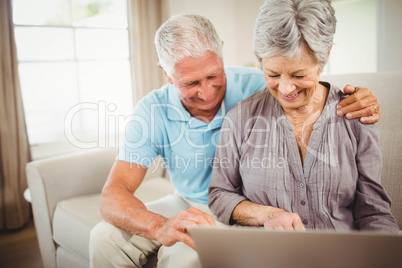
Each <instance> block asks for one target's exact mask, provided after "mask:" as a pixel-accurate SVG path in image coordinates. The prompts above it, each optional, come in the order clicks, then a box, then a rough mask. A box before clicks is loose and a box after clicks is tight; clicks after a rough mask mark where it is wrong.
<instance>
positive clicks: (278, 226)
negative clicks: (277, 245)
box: [273, 225, 285, 231]
mask: <svg viewBox="0 0 402 268" xmlns="http://www.w3.org/2000/svg"><path fill="white" fill-rule="evenodd" d="M273 229H274V230H275V231H285V227H283V225H276V226H274V227H273Z"/></svg>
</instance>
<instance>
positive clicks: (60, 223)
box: [53, 178, 174, 261]
mask: <svg viewBox="0 0 402 268" xmlns="http://www.w3.org/2000/svg"><path fill="white" fill-rule="evenodd" d="M171 193H174V187H173V185H172V184H171V183H170V182H169V181H168V180H166V179H164V178H152V179H149V180H146V181H144V182H143V183H142V184H141V186H140V187H139V188H138V190H137V191H136V193H135V196H137V197H138V198H139V199H140V200H142V201H143V202H144V203H146V202H150V201H153V200H156V199H158V198H160V197H162V196H165V195H167V194H171ZM99 201H100V194H94V195H86V196H80V197H75V198H71V199H67V200H64V201H61V202H59V203H58V204H57V207H56V210H55V213H54V217H53V239H54V241H55V242H56V243H57V244H58V245H59V246H61V247H64V248H66V249H67V250H68V251H70V252H72V253H74V254H76V255H78V256H80V257H81V258H82V259H84V260H86V261H89V247H88V245H89V234H90V231H91V229H92V228H93V227H94V226H95V225H96V224H97V223H98V222H100V221H101V220H102V217H101V214H100V209H99Z"/></svg>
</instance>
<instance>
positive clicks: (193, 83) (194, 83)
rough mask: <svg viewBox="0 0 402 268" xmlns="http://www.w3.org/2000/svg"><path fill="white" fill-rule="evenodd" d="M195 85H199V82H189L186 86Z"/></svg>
mask: <svg viewBox="0 0 402 268" xmlns="http://www.w3.org/2000/svg"><path fill="white" fill-rule="evenodd" d="M195 85H197V82H192V83H189V84H187V85H186V86H187V87H192V86H195Z"/></svg>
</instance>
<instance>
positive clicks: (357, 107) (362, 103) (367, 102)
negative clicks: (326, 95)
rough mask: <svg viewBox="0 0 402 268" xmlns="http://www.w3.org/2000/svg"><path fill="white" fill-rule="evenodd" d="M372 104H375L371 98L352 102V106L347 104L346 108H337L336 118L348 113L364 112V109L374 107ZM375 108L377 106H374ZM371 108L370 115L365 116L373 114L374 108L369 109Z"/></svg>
mask: <svg viewBox="0 0 402 268" xmlns="http://www.w3.org/2000/svg"><path fill="white" fill-rule="evenodd" d="M374 103H375V102H374V101H373V99H372V98H371V97H368V98H365V99H360V100H358V101H356V102H353V103H352V104H349V105H348V106H344V107H342V108H338V111H337V113H336V114H337V115H338V116H343V115H345V114H348V113H352V112H357V111H361V110H364V109H366V108H368V107H370V106H371V105H374ZM376 107H378V106H376ZM371 108H372V113H368V114H367V116H368V115H372V114H373V113H374V112H375V109H374V107H371ZM377 110H378V109H377ZM366 112H369V111H366Z"/></svg>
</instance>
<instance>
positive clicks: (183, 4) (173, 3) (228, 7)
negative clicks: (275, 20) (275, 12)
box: [167, 0, 264, 66]
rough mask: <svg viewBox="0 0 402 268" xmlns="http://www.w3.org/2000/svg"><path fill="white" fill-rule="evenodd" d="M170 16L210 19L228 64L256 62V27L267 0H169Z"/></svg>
mask: <svg viewBox="0 0 402 268" xmlns="http://www.w3.org/2000/svg"><path fill="white" fill-rule="evenodd" d="M167 3H168V8H169V15H176V14H181V13H194V14H199V15H202V16H204V17H206V18H208V19H209V20H210V21H211V22H212V23H213V24H214V26H215V27H216V30H217V31H218V34H219V36H220V37H221V39H222V40H223V41H224V48H223V53H224V54H223V57H224V61H225V64H226V65H241V66H244V65H251V64H255V63H256V59H255V57H254V54H253V43H252V38H253V28H254V21H255V18H256V17H257V15H258V12H259V7H260V6H261V5H262V4H263V3H264V0H219V1H218V0H201V1H200V0H167Z"/></svg>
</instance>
